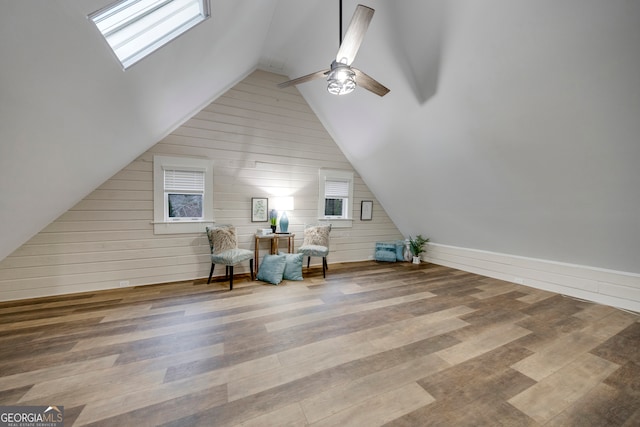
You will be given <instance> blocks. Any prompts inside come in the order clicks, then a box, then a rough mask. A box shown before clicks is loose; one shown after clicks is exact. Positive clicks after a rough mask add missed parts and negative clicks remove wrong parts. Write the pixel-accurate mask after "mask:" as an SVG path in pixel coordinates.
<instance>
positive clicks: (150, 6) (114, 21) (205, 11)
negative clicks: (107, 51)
mask: <svg viewBox="0 0 640 427" xmlns="http://www.w3.org/2000/svg"><path fill="white" fill-rule="evenodd" d="M209 1H210V0H118V1H116V2H115V3H112V4H111V5H109V6H106V7H104V8H102V9H100V10H98V11H96V12H93V13H92V14H90V15H89V16H88V18H89V19H90V20H91V21H92V22H93V23H94V25H95V26H96V28H97V29H98V31H99V32H100V34H101V35H102V37H103V38H104V39H105V41H106V42H107V44H108V45H109V47H110V48H111V50H112V52H113V53H114V55H115V56H116V58H117V59H118V61H119V62H120V64H121V65H122V67H123V69H124V70H127V69H128V68H129V67H131V66H132V65H134V64H136V63H137V62H139V61H140V60H142V59H143V58H145V57H147V56H148V55H150V54H151V53H153V52H155V51H156V50H158V49H160V48H161V47H162V46H164V45H166V44H167V43H169V42H170V41H172V40H175V39H176V38H177V37H178V36H180V35H182V34H184V33H185V32H187V31H188V30H190V29H191V28H193V27H195V26H196V25H198V24H200V23H202V22H204V21H206V20H207V19H208V18H209V17H210V16H211V11H210V3H209Z"/></svg>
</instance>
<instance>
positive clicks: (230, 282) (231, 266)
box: [227, 265, 233, 291]
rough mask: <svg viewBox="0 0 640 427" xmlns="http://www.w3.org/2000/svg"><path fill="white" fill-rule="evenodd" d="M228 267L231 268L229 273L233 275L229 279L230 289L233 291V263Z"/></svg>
mask: <svg viewBox="0 0 640 427" xmlns="http://www.w3.org/2000/svg"><path fill="white" fill-rule="evenodd" d="M227 269H228V270H229V274H230V275H231V278H230V279H229V290H230V291H232V290H233V265H228V266H227Z"/></svg>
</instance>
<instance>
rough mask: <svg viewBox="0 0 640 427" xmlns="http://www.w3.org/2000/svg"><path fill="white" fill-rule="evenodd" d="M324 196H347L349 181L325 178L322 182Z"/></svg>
mask: <svg viewBox="0 0 640 427" xmlns="http://www.w3.org/2000/svg"><path fill="white" fill-rule="evenodd" d="M324 196H325V197H329V198H343V197H349V181H335V180H329V179H327V180H326V181H325V184H324Z"/></svg>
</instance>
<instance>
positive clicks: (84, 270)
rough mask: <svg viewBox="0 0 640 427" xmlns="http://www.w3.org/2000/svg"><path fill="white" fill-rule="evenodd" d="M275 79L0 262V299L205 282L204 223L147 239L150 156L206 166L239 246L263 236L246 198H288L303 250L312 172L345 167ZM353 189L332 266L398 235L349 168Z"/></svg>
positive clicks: (249, 87) (222, 103)
mask: <svg viewBox="0 0 640 427" xmlns="http://www.w3.org/2000/svg"><path fill="white" fill-rule="evenodd" d="M282 80H283V78H282V76H278V75H275V74H271V73H268V72H265V71H255V72H254V73H252V74H251V75H249V76H248V77H247V78H246V79H244V80H243V81H242V82H240V83H239V84H237V85H236V86H235V87H233V88H232V89H231V90H229V91H228V92H227V93H225V94H224V95H223V96H221V97H220V98H218V99H217V100H216V101H215V102H213V103H211V104H210V105H209V106H207V107H206V108H204V109H203V110H202V111H200V112H199V113H198V114H196V115H195V116H194V117H193V118H191V119H190V120H188V121H187V122H186V123H184V124H183V125H182V126H180V127H179V128H178V129H176V130H175V131H174V132H173V133H171V134H170V135H169V136H167V137H166V138H165V139H164V140H162V141H160V142H159V143H158V144H156V145H155V146H153V147H152V148H151V149H149V150H148V151H147V152H145V153H144V154H142V155H141V156H140V157H139V158H137V159H135V160H134V161H133V162H131V163H130V164H129V165H128V166H126V167H125V168H124V169H123V170H121V171H120V172H118V173H117V174H116V175H114V176H113V177H112V178H111V179H109V180H108V181H107V182H105V183H104V184H103V185H101V186H100V187H99V188H97V189H96V190H95V191H93V192H92V193H91V194H90V195H89V196H87V197H86V198H85V199H84V200H82V201H81V202H79V203H78V204H77V205H76V206H74V207H73V208H71V209H70V210H69V211H68V212H66V213H65V214H63V215H62V216H61V217H60V218H58V219H57V220H56V221H54V222H53V223H51V224H50V225H49V226H47V227H46V228H45V229H44V230H42V231H41V232H40V233H39V234H37V235H36V236H34V237H33V238H32V239H31V240H30V241H28V242H27V243H25V244H24V245H23V246H22V247H20V248H19V249H17V250H16V251H15V252H14V253H13V254H11V255H10V256H9V257H7V258H6V259H4V260H3V261H2V262H0V300H14V299H22V298H31V297H38V296H49V295H58V294H66V293H73V292H83V291H92V290H98V289H109V288H116V287H120V286H122V285H123V284H121V282H128V285H129V286H135V285H145V284H154V283H164V282H171V281H180V280H192V279H195V278H202V277H207V276H208V273H209V268H210V265H211V264H210V262H209V255H208V254H209V247H208V243H207V239H206V235H205V233H204V226H203V231H202V233H197V234H173V235H171V234H170V235H154V233H153V226H152V221H153V182H152V169H153V155H155V154H161V155H169V156H189V157H206V158H210V159H213V161H214V212H215V220H216V222H218V223H232V224H234V225H236V226H237V227H238V233H239V246H240V247H242V248H248V249H253V235H254V233H255V231H256V229H257V228H268V223H266V222H264V223H252V222H251V215H250V207H251V197H270V196H276V195H285V194H286V195H288V194H293V195H294V200H295V210H294V211H293V212H290V213H289V219H290V226H289V228H290V230H291V231H292V232H295V233H296V234H297V235H296V239H295V241H296V242H295V244H296V247H299V246H300V244H301V242H302V229H303V227H304V224H307V223H311V222H315V221H316V220H317V200H318V169H319V168H331V169H343V170H353V167H352V166H351V164H350V163H349V162H348V160H347V159H346V158H345V156H344V155H343V154H342V152H341V151H340V149H339V148H338V146H337V145H336V143H335V142H334V141H333V140H332V138H331V137H330V136H329V134H328V133H327V131H326V130H325V129H324V127H323V126H322V124H321V123H320V121H319V120H318V118H317V117H316V116H315V114H314V113H313V112H312V110H311V109H310V108H309V106H308V105H307V103H306V102H305V100H304V98H302V96H300V94H299V93H298V92H297V90H295V89H293V88H290V89H287V90H282V89H278V88H277V87H276V86H275V84H276V83H277V82H280V81H282ZM354 172H355V171H354ZM354 193H355V203H354V212H353V215H354V218H355V219H354V222H353V227H352V228H342V229H334V230H333V231H332V233H331V253H330V255H329V258H328V261H329V263H330V264H331V263H334V262H345V261H359V260H366V259H371V258H372V256H373V250H374V246H375V245H374V243H375V242H376V241H380V240H385V241H387V240H397V239H402V235H401V233H400V232H399V231H398V229H397V228H396V227H395V225H394V224H393V223H392V222H391V220H390V219H389V217H388V216H387V215H386V213H385V212H384V210H383V209H382V207H381V206H380V204H379V203H378V202H377V200H376V199H375V198H374V197H373V194H372V193H371V192H370V191H369V189H368V188H367V186H366V184H365V183H364V182H363V181H362V179H361V178H360V177H359V176H358V174H357V172H356V173H355V186H354ZM361 200H373V201H374V208H373V220H372V221H366V222H364V221H360V220H359V217H360V201H361ZM283 243H284V241H283ZM266 249H267V248H266V243H265V246H264V248H263V250H262V251H261V253H262V254H264V253H266ZM314 262H315V263H316V264H317V263H318V262H319V260H314V259H312V264H313V263H314ZM220 270H223V269H220ZM236 271H238V272H239V273H243V272H248V265H247V266H242V267H238V268H237V269H236ZM220 273H221V271H218V274H220Z"/></svg>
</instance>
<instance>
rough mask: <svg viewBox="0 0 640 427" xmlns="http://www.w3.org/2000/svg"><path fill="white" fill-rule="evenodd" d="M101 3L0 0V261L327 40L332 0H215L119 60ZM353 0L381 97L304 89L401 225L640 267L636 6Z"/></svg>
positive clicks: (334, 25) (365, 62)
mask: <svg viewBox="0 0 640 427" xmlns="http://www.w3.org/2000/svg"><path fill="white" fill-rule="evenodd" d="M107 3H108V0H84V1H76V0H57V1H46V2H45V1H40V0H22V1H13V0H0V57H1V58H2V62H3V64H2V67H1V68H0V70H1V71H0V227H1V232H0V235H1V236H2V239H1V240H0V259H2V258H4V257H6V256H7V255H9V254H10V253H11V252H12V251H13V250H15V249H16V248H17V247H18V246H19V245H21V244H22V243H24V242H25V241H26V240H28V239H29V238H30V237H31V236H33V235H34V234H35V233H37V232H38V231H40V230H41V229H42V228H43V227H45V226H46V225H47V224H48V223H49V222H51V221H52V220H54V219H55V218H57V217H58V216H59V215H60V214H62V213H64V212H65V211H66V210H67V209H69V208H70V207H71V206H73V205H74V204H75V203H76V202H78V201H79V200H81V199H82V198H83V197H84V196H86V195H87V194H88V193H90V192H91V191H92V190H93V189H95V188H96V187H97V186H99V185H100V184H102V183H103V182H104V181H105V180H106V179H108V178H109V177H111V176H112V175H113V174H115V173H116V172H118V171H119V170H120V169H121V168H122V167H124V166H125V165H127V164H128V163H129V162H130V161H131V160H133V159H134V158H135V157H136V156H138V155H139V154H141V153H143V152H144V151H146V150H147V149H148V148H149V147H151V146H152V145H154V144H155V143H156V142H158V141H159V140H160V139H162V138H163V137H164V136H165V135H167V134H168V133H169V132H170V131H171V130H172V129H173V128H175V127H176V126H177V125H179V124H180V123H181V122H183V121H184V120H185V119H187V118H188V117H190V116H191V115H192V114H194V113H195V112H197V111H198V110H200V109H201V108H202V107H203V106H204V105H207V104H208V103H210V102H211V101H212V100H214V99H216V98H217V97H218V96H220V95H221V94H222V93H224V92H225V91H226V90H227V89H228V88H230V87H232V86H233V85H234V84H235V83H237V82H238V81H240V80H242V79H243V78H244V77H245V76H247V75H248V74H249V73H250V72H252V71H253V70H254V69H256V68H262V69H266V70H269V71H273V72H275V73H279V74H282V75H283V80H285V79H286V78H288V77H290V78H293V77H298V76H300V75H304V74H308V73H311V72H314V71H317V70H321V69H324V68H327V67H328V66H329V64H330V62H331V60H332V59H333V58H334V57H335V54H336V51H337V48H338V39H339V31H338V0H305V1H300V0H259V1H258V0H233V1H231V0H211V9H212V17H211V19H209V20H208V21H206V22H205V23H203V24H201V25H199V26H197V27H196V28H195V29H193V30H191V31H189V32H188V33H187V34H185V35H183V36H182V37H180V38H178V39H177V40H175V41H173V42H171V43H170V44H169V45H167V46H165V47H164V48H162V49H161V50H160V51H158V52H156V53H155V54H153V55H151V56H150V57H148V58H146V59H144V60H143V61H141V62H140V63H138V64H136V65H135V66H133V67H132V68H130V69H129V70H127V71H126V72H123V71H122V69H121V68H120V66H119V65H118V63H117V61H116V60H115V59H114V57H113V56H112V54H111V53H110V51H109V50H108V48H107V46H106V44H105V43H104V41H103V40H101V39H100V37H98V35H97V32H96V30H95V28H94V27H93V26H92V25H91V23H90V21H88V20H87V15H88V14H89V13H91V12H93V11H95V10H97V9H100V8H102V7H104V6H105V5H106V4H107ZM361 3H363V4H366V5H367V6H369V7H372V8H374V9H375V10H376V13H375V16H374V17H373V20H372V22H371V25H370V27H369V30H368V32H367V34H366V37H365V41H364V43H363V45H362V47H361V49H360V51H359V53H358V56H357V58H356V60H355V62H354V65H355V66H357V67H358V68H360V69H362V70H363V71H365V72H366V73H367V74H369V75H370V76H372V77H374V78H376V79H377V80H379V81H380V82H381V83H383V84H384V85H385V86H387V87H389V88H390V89H391V92H390V93H389V94H388V95H386V96H385V97H383V98H379V97H377V96H375V95H373V94H371V93H369V92H367V91H365V90H362V89H356V91H355V92H354V93H352V94H350V95H348V96H343V97H336V96H332V95H330V94H328V93H327V91H326V82H324V81H322V80H318V81H314V82H310V83H305V84H304V85H300V86H298V90H299V91H300V92H301V93H302V95H303V96H304V97H305V99H306V100H307V102H308V103H309V105H310V106H311V108H312V109H313V110H314V111H315V112H316V114H317V115H318V117H319V118H320V120H321V121H322V123H323V124H324V125H325V127H326V128H327V130H328V131H329V132H330V134H331V135H332V136H333V138H334V139H335V140H336V142H337V144H338V145H339V146H340V147H341V149H342V150H343V151H344V152H345V155H346V156H347V157H348V158H349V159H350V161H351V162H352V164H353V165H354V167H355V168H356V169H357V170H358V172H359V173H360V175H361V176H362V177H363V178H364V180H365V182H367V184H368V185H369V187H370V188H371V190H372V191H373V192H374V194H375V195H376V197H377V198H378V200H379V201H380V203H382V204H383V206H384V208H385V209H386V210H387V212H388V213H389V215H390V216H391V218H392V219H393V220H394V222H395V223H396V225H397V226H398V227H399V228H400V230H401V231H402V232H404V233H406V234H409V233H413V234H415V233H423V234H425V235H429V236H430V237H432V239H433V240H434V241H437V242H440V243H444V244H450V245H456V246H462V247H468V248H476V249H484V250H489V251H496V252H505V253H510V254H514V255H522V256H530V257H535V258H544V259H550V260H557V261H563V262H569V263H577V264H583V265H590V266H595V267H602V268H609V269H616V270H622V271H629V272H636V273H640V245H639V244H638V242H640V224H639V222H638V212H640V191H638V188H640V172H639V171H638V167H637V163H638V161H639V160H640V72H639V71H638V70H639V69H640V49H638V46H640V2H638V1H634V0H611V1H607V2H601V1H596V0H588V1H584V0H568V1H564V2H556V1H551V0H542V1H533V0H516V1H506V0H487V1H482V2H478V1H473V0H403V1H392V0H362V1H361ZM356 4H357V1H353V0H344V21H345V22H344V25H345V27H346V25H347V24H348V21H349V19H350V16H351V14H352V13H353V11H354V9H355V7H356Z"/></svg>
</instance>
